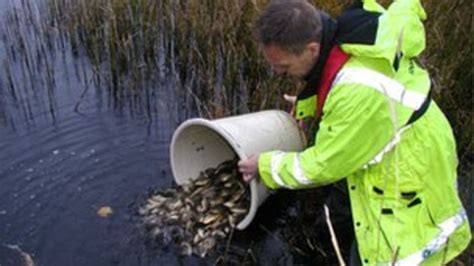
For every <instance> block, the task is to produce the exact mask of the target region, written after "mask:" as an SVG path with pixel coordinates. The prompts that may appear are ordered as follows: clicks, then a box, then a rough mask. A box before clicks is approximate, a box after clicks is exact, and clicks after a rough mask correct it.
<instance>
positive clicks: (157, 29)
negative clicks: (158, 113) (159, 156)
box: [1, 0, 474, 265]
mask: <svg viewBox="0 0 474 266" xmlns="http://www.w3.org/2000/svg"><path fill="white" fill-rule="evenodd" d="M46 1H47V5H46V7H45V9H44V10H42V9H41V10H38V9H37V8H34V7H32V5H31V3H30V1H28V0H22V1H21V8H22V10H21V11H18V10H16V11H14V13H13V15H12V17H10V18H9V20H8V24H9V26H6V27H5V28H4V27H2V28H4V29H5V31H4V33H3V34H2V35H1V37H2V38H3V41H4V42H5V43H7V44H9V48H8V50H7V51H6V54H7V59H6V60H4V61H3V62H2V63H3V64H4V66H5V67H4V69H3V75H5V79H4V80H5V88H8V89H9V90H10V91H11V92H12V95H13V97H14V98H16V97H17V93H18V92H20V93H21V90H26V89H28V88H30V89H32V90H33V89H34V88H35V85H36V83H37V82H40V83H41V84H43V86H44V87H45V88H47V91H48V94H51V93H52V91H53V90H54V89H57V88H55V84H54V74H55V73H54V69H53V68H52V67H51V64H50V62H51V60H52V59H51V58H52V57H55V56H61V54H51V53H52V52H50V51H52V50H53V49H51V47H52V46H54V45H57V44H55V41H54V40H55V38H57V37H59V39H60V44H59V46H61V47H63V49H70V50H71V51H72V53H73V54H74V55H76V56H78V57H81V56H85V57H86V58H87V60H88V61H89V62H90V64H91V66H92V73H93V75H92V77H90V79H91V80H92V82H93V83H94V84H95V85H96V87H99V88H101V89H102V88H103V89H107V90H108V91H109V92H110V94H111V95H113V97H114V99H116V100H118V101H120V100H121V99H124V98H126V97H127V96H132V98H135V96H136V95H140V91H141V90H143V88H150V87H151V88H154V87H156V84H158V83H163V82H165V80H166V79H167V78H168V77H170V76H171V77H173V80H174V82H175V83H174V86H173V87H174V88H172V90H173V91H174V92H173V93H175V94H176V95H177V96H178V97H177V99H179V103H178V106H179V108H182V109H186V108H191V109H195V110H196V111H197V113H198V114H199V115H200V116H203V117H207V118H219V117H224V116H229V115H235V114H241V113H247V112H252V111H258V110H262V109H270V108H277V109H287V108H289V106H288V105H286V104H285V103H284V101H283V99H282V95H283V93H284V92H285V93H289V94H295V93H296V92H297V91H298V89H299V88H301V86H302V84H301V83H300V82H298V81H294V80H284V79H281V78H278V77H275V76H274V75H272V73H271V72H270V70H269V68H268V67H267V65H266V63H265V61H264V59H263V57H262V55H261V53H259V51H258V47H257V45H256V43H255V42H254V40H253V39H252V34H251V27H252V23H253V21H254V19H255V18H256V16H257V15H258V14H259V13H260V12H261V10H262V9H263V8H264V7H265V5H266V4H267V3H268V2H269V0H234V1H218V0H158V1H152V0H46ZM310 1H312V2H313V3H314V4H315V6H317V7H319V8H321V9H323V10H325V11H327V12H328V13H330V14H331V15H332V16H333V17H336V16H337V14H339V13H340V11H341V10H342V9H343V8H344V7H345V6H347V5H348V4H349V2H350V1H349V0H334V1H314V0H310ZM379 2H381V3H382V4H383V5H384V6H387V5H388V4H389V3H391V1H387V0H383V1H379ZM422 3H423V5H424V7H425V10H426V12H427V14H428V20H427V21H426V22H425V26H426V34H427V48H426V50H425V51H424V53H423V55H422V57H421V58H420V61H421V63H422V64H423V65H424V66H425V67H426V68H427V69H428V70H429V71H430V73H431V75H432V78H433V81H434V82H433V83H434V95H433V97H434V98H435V100H436V101H437V103H438V104H439V105H440V107H441V109H442V110H443V111H444V112H445V114H446V116H447V117H448V119H449V121H450V122H451V125H452V127H453V130H454V134H455V137H456V140H457V145H458V156H459V160H460V167H459V176H460V179H459V183H460V184H459V188H460V194H461V198H462V199H463V202H464V205H465V206H466V207H467V208H468V213H469V212H472V211H473V207H474V206H472V205H471V202H472V198H471V197H472V188H473V187H474V186H473V181H472V177H474V170H473V164H474V140H473V138H472V136H474V116H473V109H472V106H471V105H472V99H473V95H472V84H473V72H474V70H473V67H472V61H473V57H474V55H473V51H472V47H473V44H472V36H474V31H473V28H472V15H471V10H472V4H471V2H470V1H468V0H439V1H435V0H423V1H422ZM36 13H41V14H42V15H41V16H40V17H41V21H39V20H37V19H35V17H37V14H36ZM25 14H26V16H24V15H25ZM33 14H34V15H33ZM20 20H21V21H24V22H23V23H19V21H20ZM27 24H29V25H33V27H32V29H26V28H25V25H27ZM26 31H28V32H33V34H32V36H34V38H35V39H36V42H34V43H31V42H29V40H28V37H27V36H26V35H25V34H24V32H26ZM28 36H30V35H28ZM13 44H15V45H13ZM14 46H15V47H16V48H15V47H14ZM17 61H21V62H22V65H21V66H22V68H21V71H23V73H24V76H28V77H30V80H24V81H22V82H21V83H20V82H17V81H15V80H14V79H13V78H12V76H13V74H12V72H13V70H12V69H13V63H14V62H17ZM75 67H76V69H75V70H76V75H78V73H86V72H87V71H88V70H85V69H84V64H82V65H81V66H76V65H75ZM40 71H41V73H40ZM85 77H86V79H87V75H85ZM86 84H87V83H86ZM22 87H24V88H22ZM87 90H88V87H87V86H86V89H85V90H84V92H83V95H84V94H85V93H87ZM83 95H82V96H83ZM147 95H148V94H147ZM82 96H81V99H82ZM18 97H19V98H21V95H18ZM140 103H143V104H148V103H149V101H139V100H137V101H136V102H135V104H137V105H140ZM50 104H51V102H50ZM79 104H80V100H79V102H78V103H77V104H76V107H75V109H79ZM24 108H25V110H26V107H24ZM146 108H150V106H146V107H144V109H146ZM50 110H51V113H52V116H53V117H54V110H53V106H51V107H50ZM25 113H28V112H27V110H26V111H25ZM317 193H318V192H308V191H305V192H300V193H299V194H298V197H310V198H313V199H315V198H318V197H319V196H318V195H320V194H318V195H314V194H317ZM469 206H470V207H469ZM319 207H320V206H319ZM469 208H470V209H469ZM316 215H319V213H318V214H315V213H313V214H308V215H304V218H305V219H313V220H314V219H315V216H316ZM302 224H305V225H307V224H308V223H302ZM300 226H302V225H300ZM309 229H310V228H308V227H306V228H302V230H301V231H300V232H299V235H294V236H293V239H299V240H298V243H290V244H291V245H293V246H294V247H297V245H301V243H303V244H302V245H303V247H301V246H300V247H299V249H300V250H301V249H306V250H314V249H311V246H314V245H315V243H314V242H313V243H312V241H311V240H309V238H308V237H307V236H308V235H312V234H315V232H308V230H309ZM305 234H306V235H305ZM336 234H337V232H336ZM308 240H309V241H308ZM313 240H314V239H313ZM304 243H309V244H304ZM313 244H314V245H313ZM308 246H309V249H308ZM469 249H470V248H468V249H467V250H466V252H465V254H464V255H463V256H461V257H460V258H458V259H456V260H455V261H454V262H453V263H452V264H451V265H463V262H464V261H465V262H467V261H468V260H469V259H470V258H469V256H471V255H470V254H469V252H470V251H469ZM471 249H472V247H471ZM317 250H319V248H317ZM293 251H294V249H293ZM296 251H297V250H296ZM297 253H298V251H297Z"/></svg>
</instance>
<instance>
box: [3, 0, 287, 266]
mask: <svg viewBox="0 0 474 266" xmlns="http://www.w3.org/2000/svg"><path fill="white" fill-rule="evenodd" d="M23 2H27V1H19V0H18V1H17V0H0V14H1V16H0V17H1V20H0V21H1V24H0V37H1V39H0V62H1V63H2V67H1V68H0V162H1V163H0V246H2V247H3V249H2V250H5V247H6V246H7V245H15V246H17V247H19V248H21V250H23V251H24V252H25V253H28V254H31V255H32V257H33V259H34V261H35V262H36V264H37V265H48V266H49V265H182V264H186V265H188V264H192V265H194V264H203V265H212V264H213V263H214V261H215V259H216V258H215V257H214V258H210V259H207V260H201V259H197V258H193V257H191V258H182V257H179V256H177V255H176V254H175V252H174V251H173V250H172V249H161V248H159V249H153V248H150V245H149V244H148V243H147V240H146V238H145V237H144V236H143V231H142V230H141V228H140V227H139V226H138V225H137V221H136V219H135V217H134V211H135V210H136V208H137V205H138V204H139V202H140V200H143V197H144V196H145V195H146V194H147V191H148V190H149V189H150V188H153V187H162V188H165V187H170V186H172V185H173V179H172V175H171V173H170V166H169V155H168V154H169V144H170V141H171V136H172V133H173V131H174V129H175V128H176V126H177V125H178V124H179V123H180V122H181V121H182V120H183V119H185V118H187V117H190V116H193V115H195V112H193V111H192V110H188V109H185V110H183V109H182V108H181V109H180V105H179V103H180V102H181V101H180V99H178V98H177V96H176V95H177V93H176V88H175V85H176V82H175V81H174V80H173V78H172V77H173V76H174V75H167V76H165V77H164V78H163V76H162V77H161V79H160V80H157V81H153V82H150V83H147V86H146V87H144V88H143V89H142V90H141V91H140V92H124V93H123V94H122V95H121V96H120V97H117V95H112V94H111V93H110V92H109V91H108V90H106V89H105V88H103V87H101V86H98V84H97V83H95V82H92V81H93V73H92V68H91V66H90V64H89V63H88V60H87V59H86V57H85V56H83V55H81V53H79V55H73V54H72V53H71V47H70V44H69V43H68V42H67V41H65V40H64V39H61V38H60V36H56V37H54V38H52V39H51V40H50V41H49V44H48V45H47V44H46V43H45V42H44V41H45V40H43V39H41V37H38V36H39V35H38V33H37V32H35V31H34V30H33V29H32V27H33V26H34V23H33V24H32V23H31V21H29V20H28V18H27V16H26V15H24V14H23V13H22V12H23V11H24V10H22V4H21V3H23ZM30 3H35V2H34V1H30ZM12 6H17V7H18V9H17V11H16V12H17V13H16V14H17V17H20V19H19V20H15V18H14V17H15V16H14V14H15V13H14V12H13V11H12V9H11V7H12ZM32 7H33V13H37V14H41V13H42V12H41V5H40V4H33V5H32ZM35 19H38V18H35ZM45 51H47V52H45ZM30 60H31V61H30ZM99 85H100V84H99ZM144 106H145V107H144ZM103 206H109V207H111V208H112V210H113V214H112V215H111V216H109V217H107V218H102V217H100V216H99V215H98V214H97V210H98V209H99V208H100V207H103ZM254 227H255V226H254ZM259 228H260V230H259V229H257V231H258V230H259V232H260V235H250V236H248V237H247V239H245V237H244V240H243V241H242V243H247V244H248V246H250V244H251V245H252V247H254V248H255V250H256V251H255V254H252V261H260V262H262V263H263V264H266V263H265V261H267V263H268V264H273V262H274V261H273V262H272V259H275V260H280V262H284V261H281V259H282V254H283V255H284V254H285V253H287V252H285V250H286V248H285V247H284V245H283V244H282V242H281V241H280V240H279V239H278V238H277V237H276V236H273V235H272V234H270V233H269V232H264V231H262V229H261V228H262V227H259ZM254 230H255V229H254ZM262 232H263V233H262ZM244 234H245V233H244ZM247 234H248V233H247ZM237 238H238V237H237ZM269 247H271V248H269ZM237 250H239V249H237ZM242 250H243V251H242ZM258 250H260V251H258ZM265 250H267V251H265ZM268 250H271V252H268ZM239 252H240V253H239ZM259 252H261V254H265V255H264V256H260V255H259V254H258V253H259ZM0 253H1V252H0ZM237 253H238V254H237V257H239V256H240V257H242V256H248V254H245V249H244V248H243V249H241V250H240V251H238V252H237ZM272 254H273V255H272ZM2 256H3V255H2V254H0V264H2V258H3V260H4V261H5V258H4V257H2ZM284 256H286V257H285V258H286V259H288V256H287V255H284ZM248 257H249V256H248ZM256 257H260V258H256Z"/></svg>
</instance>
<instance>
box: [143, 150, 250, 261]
mask: <svg viewBox="0 0 474 266" xmlns="http://www.w3.org/2000/svg"><path fill="white" fill-rule="evenodd" d="M237 161H238V160H236V159H234V160H227V161H224V162H222V163H220V164H218V165H217V166H216V167H210V168H208V169H204V170H203V171H201V172H200V173H199V175H198V176H197V177H196V179H194V180H193V181H191V182H190V183H189V184H185V185H182V186H178V187H174V188H167V189H164V190H163V189H154V190H153V191H152V193H151V194H150V195H149V197H148V199H147V200H146V201H144V203H143V204H142V205H141V206H140V207H139V209H138V211H137V213H138V215H139V216H140V217H141V222H142V223H143V225H144V228H146V232H148V234H149V236H150V237H151V238H152V239H154V240H155V241H157V242H161V243H162V244H170V243H171V244H173V245H175V246H176V247H177V248H178V249H179V250H180V254H181V255H183V256H191V255H196V256H199V257H205V256H207V255H208V254H210V253H212V252H213V251H214V249H215V247H216V246H217V242H218V241H223V240H225V239H227V238H228V237H229V235H230V233H231V231H232V230H233V228H235V226H236V225H237V224H238V223H239V222H240V221H241V220H242V219H243V218H244V216H245V214H247V213H248V211H249V208H250V188H249V186H248V184H246V183H245V182H243V180H242V177H241V174H240V173H239V171H238V169H237Z"/></svg>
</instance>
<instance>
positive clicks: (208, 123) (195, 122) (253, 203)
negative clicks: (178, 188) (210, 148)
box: [170, 118, 258, 230]
mask: <svg viewBox="0 0 474 266" xmlns="http://www.w3.org/2000/svg"><path fill="white" fill-rule="evenodd" d="M213 121H216V120H213ZM190 126H203V127H205V128H208V129H211V130H213V131H214V132H216V133H217V134H218V135H219V136H221V137H222V138H224V140H225V141H226V142H227V144H229V146H230V147H231V148H232V150H233V151H234V152H235V153H236V155H237V156H238V157H239V160H243V159H247V158H248V155H247V154H245V152H244V150H243V149H242V147H241V146H240V145H239V144H238V143H237V142H236V141H235V139H234V138H233V137H232V135H231V134H230V133H228V132H227V131H226V130H225V129H223V128H222V127H219V126H218V125H216V123H213V122H212V120H209V119H205V118H191V119H188V120H186V121H185V122H183V123H182V124H181V125H179V126H178V127H177V128H176V130H175V133H174V134H173V138H172V140H171V146H170V161H171V171H172V173H173V178H174V180H175V182H176V183H177V184H178V185H181V184H183V183H178V182H177V180H176V175H175V169H176V166H175V164H176V162H175V161H174V155H175V151H174V148H173V147H175V144H176V141H177V140H178V138H179V136H180V135H181V134H182V132H183V131H184V130H185V129H186V128H188V127H190ZM249 186H250V208H249V211H248V213H247V215H246V216H245V217H244V219H242V221H240V223H239V224H238V225H237V226H236V228H237V229H239V230H244V229H245V228H246V227H247V226H248V225H249V224H250V223H251V222H252V220H253V218H254V217H255V215H256V213H257V209H258V188H257V186H258V184H257V180H256V178H254V179H252V181H250V184H249Z"/></svg>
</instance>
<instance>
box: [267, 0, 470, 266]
mask: <svg viewBox="0 0 474 266" xmlns="http://www.w3.org/2000/svg"><path fill="white" fill-rule="evenodd" d="M354 8H360V10H356V11H354ZM361 10H362V11H364V12H368V13H370V14H376V16H374V18H373V19H374V20H375V21H373V20H372V21H368V22H367V23H359V26H361V27H364V26H367V25H372V26H374V25H375V29H374V30H373V33H374V36H373V42H372V43H370V44H368V43H362V44H360V43H347V42H346V43H345V42H343V41H339V45H340V47H341V48H342V50H343V51H344V52H345V53H347V54H349V55H350V59H349V60H348V61H347V62H346V63H345V64H344V65H343V66H342V68H341V69H340V70H339V72H338V73H337V75H336V76H335V78H334V81H333V82H332V85H331V90H330V91H329V94H328V95H327V98H326V101H325V104H324V107H323V109H322V110H323V111H322V116H321V117H320V123H319V130H318V132H317V133H316V138H315V144H314V145H313V146H311V147H308V148H306V149H305V150H304V151H302V152H283V151H271V152H265V153H262V154H261V155H260V157H259V161H258V168H259V175H260V179H261V181H262V182H263V183H264V184H265V185H266V186H267V187H268V188H270V189H277V188H289V189H301V188H313V187H318V186H323V185H326V184H330V183H334V182H337V181H339V180H341V179H342V178H347V184H348V188H349V192H350V193H349V194H350V200H351V208H352V215H353V221H354V228H355V235H356V239H357V244H358V249H359V254H360V256H361V262H362V263H363V264H364V265H392V263H394V262H395V265H419V264H424V265H441V264H442V263H443V262H445V263H446V262H448V261H450V260H452V259H453V258H454V257H455V256H457V255H458V254H459V253H461V252H462V251H463V250H464V249H465V248H466V247H467V246H468V244H469V242H470V240H471V232H470V229H469V223H468V221H467V215H466V212H465V210H464V208H463V206H462V203H461V201H460V199H459V196H458V192H457V185H456V183H457V180H456V179H457V174H456V168H457V164H458V162H457V156H456V145H455V141H454V136H453V133H452V130H451V127H450V125H449V123H448V121H447V119H446V117H445V116H444V115H443V113H442V112H441V111H440V109H439V107H438V106H437V105H436V103H435V102H434V101H431V103H430V104H429V106H427V105H426V103H427V97H429V90H430V87H431V83H430V79H429V76H428V73H427V72H426V71H425V70H424V69H423V68H422V67H420V66H419V65H418V64H417V63H416V60H415V58H416V56H418V55H419V54H420V53H421V52H422V51H423V50H424V48H425V37H424V28H423V24H422V20H424V19H426V14H425V12H424V10H423V8H422V6H421V4H420V2H419V0H398V1H395V2H394V3H392V4H391V6H390V7H389V8H388V9H387V10H385V9H384V8H382V7H381V6H379V5H378V4H377V3H376V2H375V1H365V2H363V3H360V6H359V7H357V6H356V7H353V8H352V9H351V10H349V11H347V12H359V13H360V12H361ZM359 13H357V14H359ZM344 16H345V17H344ZM347 17H348V15H347V14H343V16H342V19H345V18H347ZM349 17H350V16H349ZM338 22H340V21H338ZM339 24H341V23H339ZM339 26H340V27H344V25H339ZM357 32H364V33H367V32H368V31H366V30H360V31H358V30H357V29H353V30H350V33H351V34H353V33H354V34H356V33H357ZM342 39H344V38H342ZM362 39H363V38H362ZM316 99H317V96H316V95H315V96H312V97H308V98H306V99H305V100H301V101H299V102H298V103H297V112H296V113H297V114H298V117H297V118H302V117H305V116H308V115H314V113H315V109H316V108H315V105H316V102H317V100H316ZM422 108H427V110H426V111H425V112H424V113H423V115H422V116H421V117H419V118H417V119H416V121H414V122H413V121H412V120H410V119H411V118H413V114H414V113H415V112H417V111H418V110H420V109H422Z"/></svg>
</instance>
